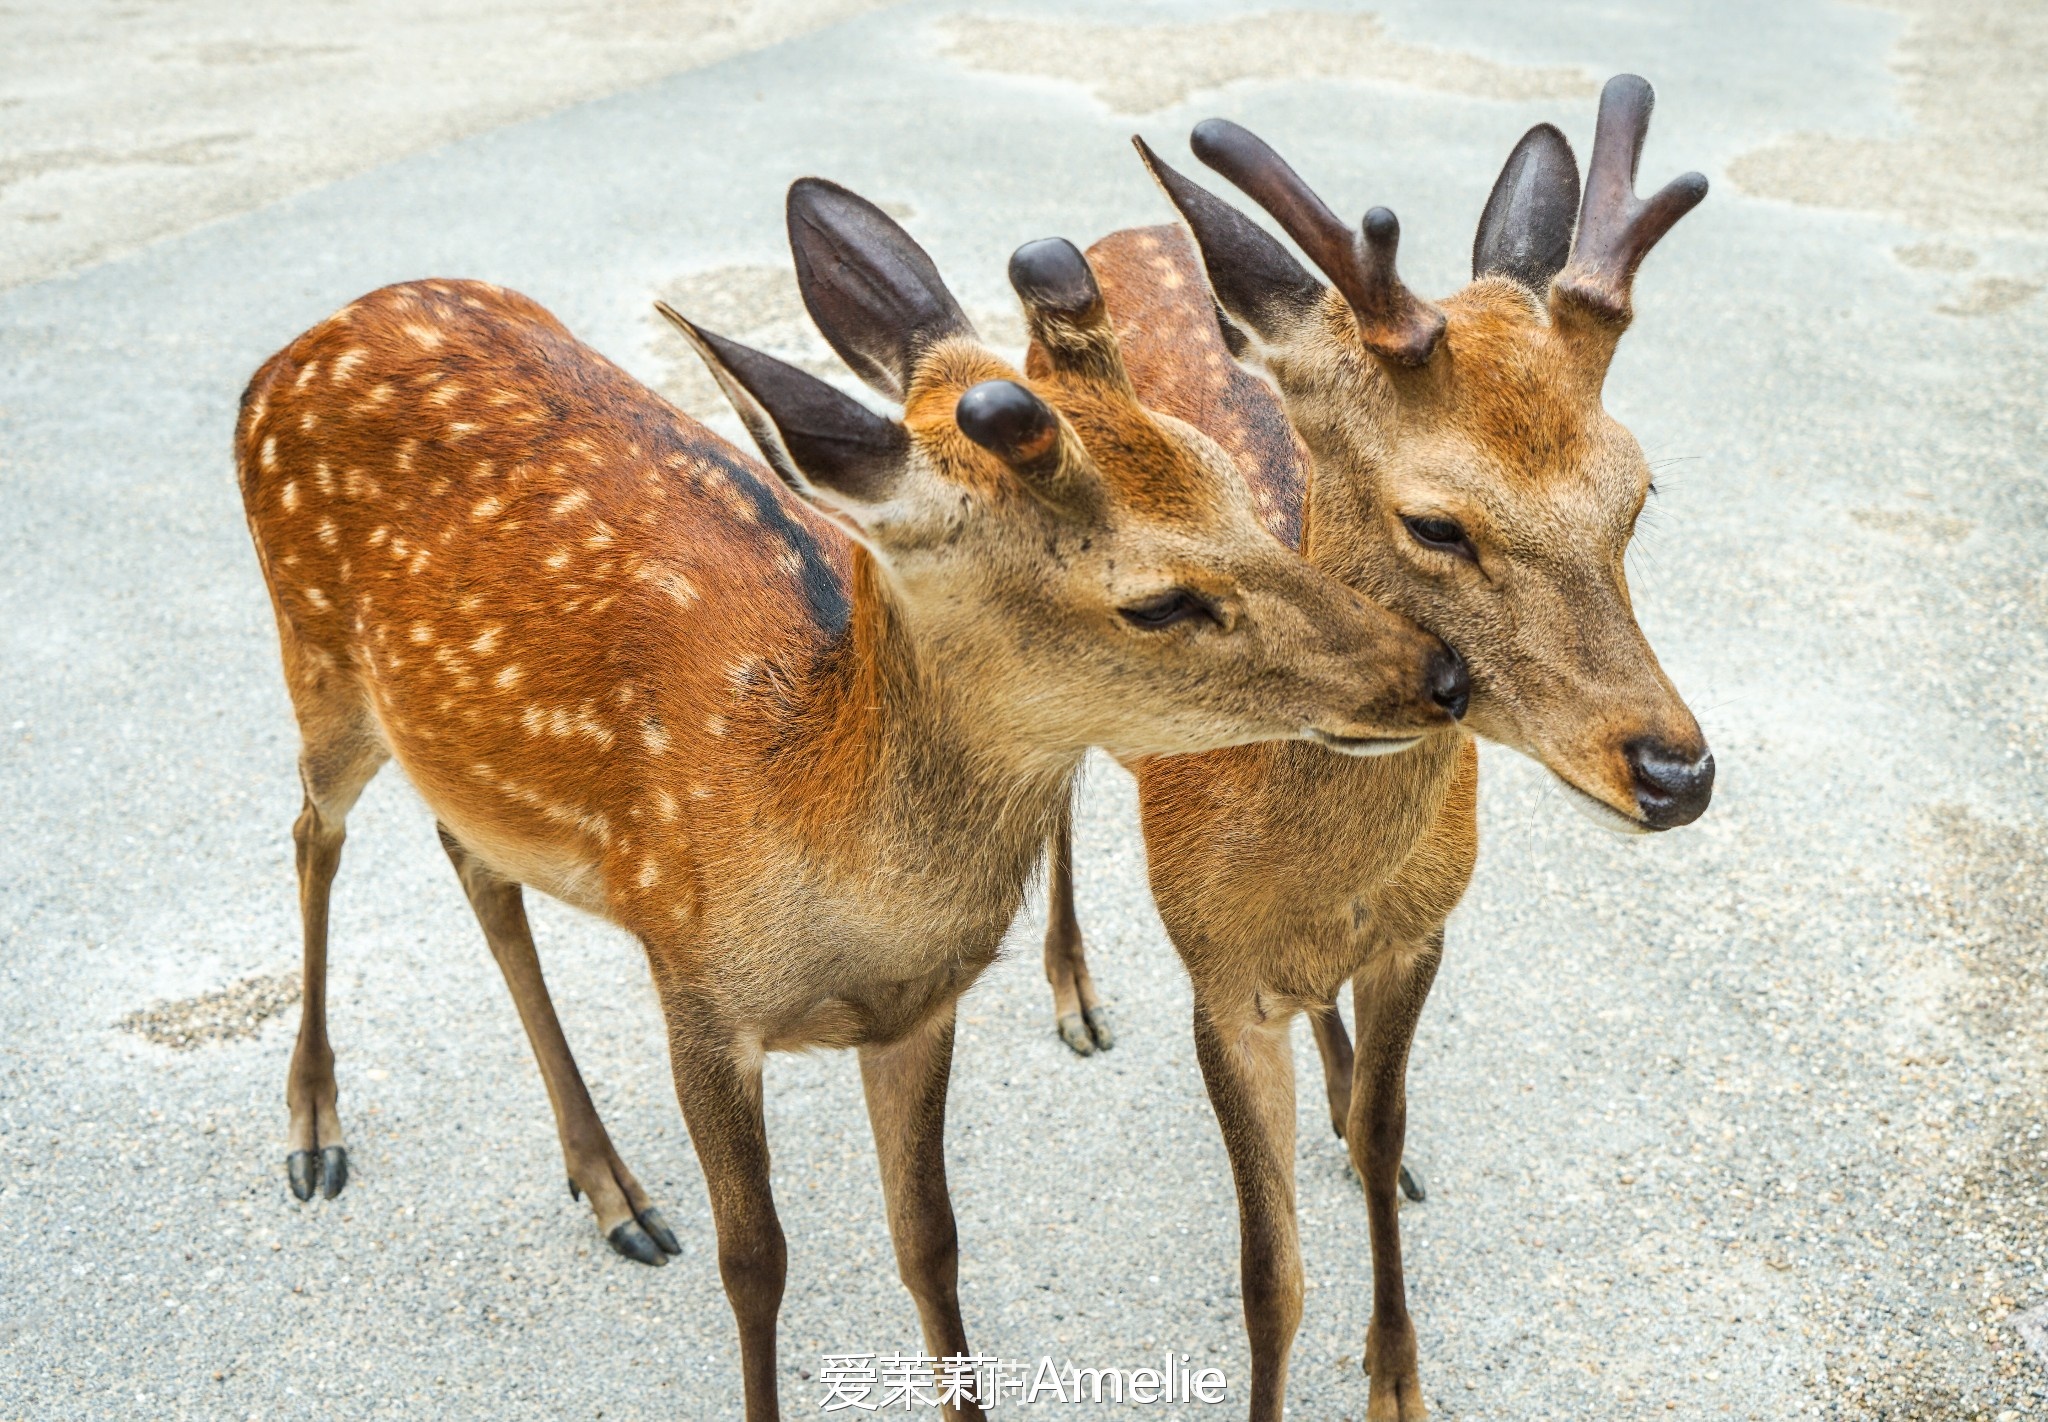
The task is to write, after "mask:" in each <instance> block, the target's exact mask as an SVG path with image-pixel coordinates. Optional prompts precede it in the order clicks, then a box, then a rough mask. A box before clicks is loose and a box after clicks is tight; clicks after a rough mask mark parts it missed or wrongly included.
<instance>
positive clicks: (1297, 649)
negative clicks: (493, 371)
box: [663, 178, 1464, 756]
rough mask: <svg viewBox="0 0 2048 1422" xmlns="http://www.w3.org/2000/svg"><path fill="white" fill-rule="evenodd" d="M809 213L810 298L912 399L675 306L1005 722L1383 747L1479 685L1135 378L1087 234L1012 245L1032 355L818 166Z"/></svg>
mask: <svg viewBox="0 0 2048 1422" xmlns="http://www.w3.org/2000/svg"><path fill="white" fill-rule="evenodd" d="M788 218H789V233H790V243H791V247H792V249H793V251H794V253H795V257H796V269H797V278H798V284H799V287H800V289H801V291H802V294H803V298H804V302H805V304H806V306H807V307H808V308H809V310H810V312H811V315H812V318H813V319H814V320H815V321H816V322H817V325H818V327H819V329H820V331H821V332H822V333H823V334H824V336H825V338H826V340H827V341H828V342H830V344H831V345H832V347H833V349H834V350H835V351H837V352H838V353H839V355H840V357H841V358H842V359H844V360H845V361H846V363H847V364H848V365H849V366H850V367H851V368H852V369H853V370H854V371H855V372H856V373H858V374H859V375H860V376H861V377H862V378H863V379H864V380H865V381H866V382H867V383H868V384H869V385H871V386H873V387H874V388H875V389H876V390H877V391H878V392H880V393H882V394H884V395H886V396H889V397H891V398H892V399H895V400H900V401H901V403H902V414H901V417H900V418H898V417H892V416H888V415H883V414H878V413H875V412H874V411H872V410H870V409H868V408H867V407H866V406H864V405H862V404H860V403H859V402H857V401H855V400H853V399H852V398H850V397H849V396H847V395H845V394H843V393H842V392H840V391H839V390H837V389H835V388H833V387H832V386H830V385H828V384H826V383H824V382H822V381H820V380H817V379H815V378H813V377H812V376H810V375H808V374H805V373H804V372H802V371H800V370H797V369H795V368H793V367H791V366H788V365H785V364H783V363H781V362H780V361H777V360H774V359H773V358H771V357H769V356H766V355H763V354H761V353H760V352H758V351H754V350H751V349H749V348H747V347H745V346H742V345H739V344H738V343H736V342H733V341H729V340H726V339H724V338H722V337H719V336H715V335H712V334H711V333H709V332H706V331H702V330H700V329H698V328H697V327H695V326H694V325H692V324H691V323H690V322H688V321H686V320H684V319H683V318H682V317H680V316H678V315H676V314H675V313H674V312H672V311H668V310H667V309H666V308H663V310H664V314H666V315H667V316H668V317H669V318H670V319H671V320H672V321H674V322H675V324H676V325H677V326H678V327H680V328H681V330H682V331H683V333H684V335H685V336H686V337H688V338H689V339H690V341H691V342H692V343H693V344H694V345H695V347H696V349H697V351H698V353H699V354H700V355H702V356H703V358H704V360H705V362H706V363H707V364H708V365H709V366H710V368H711V371H712V373H713V374H714V375H715V376H716V377H717V379H718V380H719V382H720V384H721V386H722V387H723V388H724V390H725V392H726V394H727V396H728V397H729V398H730V399H731V400H732V402H733V404H734V406H735V408H736V409H737V410H738V411H739V412H740V415H741V418H742V419H743V420H744V421H745V423H746V425H747V427H748V430H749V432H750V433H751V434H752V435H753V437H754V439H755V441H756V442H757V443H758V444H759V445H760V447H761V451H762V453H763V455H764V456H765V457H766V459H767V460H768V462H769V464H770V465H771V466H773V468H774V469H775V471H776V473H777V474H779V475H780V476H781V477H782V479H783V480H784V481H785V482H787V483H788V485H789V486H790V487H791V488H792V489H793V490H795V491H796V492H797V493H798V494H799V495H801V496H802V497H803V498H805V499H807V500H809V501H810V502H811V503H812V504H814V505H815V506H817V507H818V508H819V509H821V510H822V511H824V512H825V514H826V515H827V516H828V517H829V518H831V519H832V520H833V521H834V522H836V523H837V524H838V525H839V527H841V528H842V529H844V530H845V532H846V533H847V535H848V536H849V537H850V538H852V539H853V540H854V541H855V542H856V543H857V544H858V545H859V547H860V548H861V549H863V550H865V554H866V556H867V558H868V559H870V560H871V567H872V569H873V570H874V575H875V576H876V578H877V579H878V586H879V587H880V588H881V589H884V590H885V592H886V599H887V601H888V603H889V606H890V609H891V615H892V616H895V617H899V618H900V619H901V620H902V622H903V624H904V625H905V627H906V628H908V629H909V631H910V632H911V634H912V637H913V639H914V640H915V641H916V643H917V644H918V645H919V646H920V647H922V648H929V649H930V657H929V659H927V661H926V664H927V665H934V666H936V665H943V666H944V667H945V668H946V669H947V673H948V676H949V677H953V678H958V679H961V680H959V683H958V684H967V685H974V686H978V687H983V688H997V689H1000V691H1001V695H999V696H992V697H989V698H988V699H987V703H986V707H987V709H986V710H985V711H980V714H983V715H984V716H990V717H995V718H997V719H998V721H1004V720H1005V719H1006V721H1007V723H1005V724H996V725H992V726H990V727H988V730H989V731H990V733H991V734H992V735H995V736H998V737H1008V738H1011V739H1016V738H1020V737H1021V738H1022V739H1023V740H1025V741H1027V742H1029V743H1032V744H1045V743H1047V742H1048V741H1052V742H1057V743H1064V744H1068V745H1071V746H1073V747H1076V748H1078V747H1080V746H1084V745H1102V746H1105V747H1107V748H1109V749H1111V750H1112V751H1114V752H1116V753H1118V754H1120V755H1125V756H1132V755H1145V754H1161V753H1170V752H1175V751H1187V750H1194V749H1201V748H1207V747H1214V746H1222V745H1229V744H1237V743H1243V742H1248V741H1254V740H1269V739H1277V738H1284V737H1309V738H1313V739H1317V740H1321V741H1323V742H1325V743H1327V744H1330V745H1332V746H1335V747H1337V748H1338V749H1342V750H1349V751H1353V752H1355V753H1362V754H1363V753H1373V752H1378V751H1385V750H1393V749H1399V748H1401V747H1404V746H1406V745H1408V744H1411V743H1412V742H1413V740H1414V739H1415V738H1416V737H1417V736H1419V735H1421V734H1423V733H1424V732H1426V731H1429V730H1432V729H1435V728H1437V727H1440V726H1443V725H1446V724H1448V723H1449V722H1450V721H1451V720H1452V719H1453V717H1454V716H1455V715H1456V714H1457V713H1458V712H1459V711H1461V710H1462V709H1463V698H1464V673H1463V670H1462V668H1461V667H1460V666H1459V665H1458V663H1457V661H1456V659H1455V658H1454V657H1452V656H1451V655H1450V653H1449V652H1448V651H1447V650H1446V649H1445V648H1444V647H1443V645H1442V644H1441V643H1440V642H1439V641H1438V640H1437V639H1436V638H1435V637H1433V636H1430V635H1429V634H1427V633H1425V632H1422V631H1421V630H1420V629H1418V628H1417V627H1416V626H1415V625H1414V624H1413V623H1412V622H1410V621H1409V620H1408V619H1407V618H1405V617H1400V616H1397V615H1395V614H1393V613H1390V612H1388V611H1387V610H1386V609H1384V608H1382V607H1379V606H1377V605H1375V604H1373V603H1370V602H1368V601H1366V600H1365V599H1364V598H1362V597H1360V596H1359V595H1358V594H1356V593H1355V592H1353V591H1352V590H1351V589H1349V588H1347V587H1345V586H1344V585H1343V584H1341V583H1339V582H1338V581H1336V580H1335V579H1333V578H1331V577H1329V576H1328V575H1326V574H1324V573H1321V572H1319V571H1317V570H1316V569H1314V568H1312V567H1310V566H1309V565H1308V564H1307V563H1306V562H1305V561H1303V560H1302V559H1301V558H1299V557H1298V556H1297V555H1295V554H1293V553H1291V552H1290V551H1288V550H1287V549H1286V548H1284V547H1282V546H1281V545H1280V544H1279V543H1278V542H1276V541H1275V540H1274V539H1273V538H1272V537H1271V536H1270V535H1268V534H1267V533H1266V532H1265V531H1264V530H1263V528H1262V527H1261V526H1260V524H1259V522H1258V520H1257V518H1256V517H1255V516H1254V513H1253V510H1252V504H1251V495H1250V492H1249V489H1248V488H1247V486H1246V485H1245V482H1244V480H1243V478H1242V476H1241V475H1240V474H1239V473H1238V471H1237V470H1236V468H1235V467H1234V466H1233V465H1232V464H1231V463H1230V461H1229V460H1228V459H1227V458H1226V457H1225V456H1224V455H1223V453H1222V451H1221V450H1220V449H1218V448H1217V447H1216V446H1215V445H1214V444H1213V443H1212V442H1210V441H1209V440H1208V439H1207V438H1205V437H1204V436H1202V435H1200V434H1198V433H1197V432H1196V431H1194V430H1193V429H1191V428H1189V427H1187V426H1185V425H1183V424H1180V423H1179V422H1177V421H1173V420H1169V419H1164V418H1161V417H1157V416H1154V415H1152V414H1151V413H1150V412H1148V411H1147V410H1146V409H1145V408H1144V407H1143V406H1141V405H1140V404H1139V403H1138V401H1137V398H1136V396H1135V395H1134V394H1133V393H1132V390H1131V386H1130V381H1129V379H1128V377H1127V375H1126V374H1125V371H1124V367H1123V362H1122V357H1121V355H1120V353H1119V350H1118V347H1117V343H1116V339H1115V337H1114V335H1113V333H1112V331H1111V327H1110V323H1109V318H1108V315H1107V312H1106V311H1105V310H1104V307H1103V303H1102V298H1101V294H1100V292H1099V290H1098V289H1097V286H1096V282H1095V277H1094V273H1093V272H1092V271H1091V270H1090V268H1089V266H1088V263H1087V261H1086V259H1085V258H1084V257H1083V256H1082V255H1081V253H1080V252H1079V251H1078V250H1077V249H1076V248H1074V247H1073V246H1072V245H1071V244H1070V243H1067V242H1064V241H1059V240H1048V241H1043V242H1034V243H1031V244H1029V245H1028V246H1025V247H1023V248H1021V249H1019V251H1018V252H1017V254H1016V256H1015V257H1014V258H1013V259H1012V261H1011V263H1010V278H1011V282H1012V284H1013V286H1014V287H1015V288H1016V291H1017V294H1018V296H1019V298H1020V299H1021V300H1022V302H1023V304H1024V308H1025V311H1026V314H1027V316H1028V318H1029V321H1030V325H1031V329H1032V333H1033V335H1034V336H1035V337H1036V338H1037V340H1038V341H1039V342H1040V344H1041V345H1042V346H1043V348H1044V349H1045V350H1046V351H1047V352H1049V353H1050V355H1049V360H1048V362H1047V368H1046V369H1044V370H1041V371H1036V372H1034V374H1033V377H1032V378H1030V379H1026V378H1025V377H1024V376H1022V375H1020V374H1019V373H1018V372H1017V371H1016V370H1014V369H1012V368H1011V367H1009V366H1008V365H1006V364H1004V363H1003V362H1002V361H1001V360H1000V359H999V358H997V357H996V356H995V355H993V354H992V353H990V352H989V351H988V350H987V349H986V348H985V347H983V346H982V345H981V343H980V342H979V341H978V340H977V338H976V336H975V333H974V329H973V327H972V326H971V325H970V324H969V322H968V320H967V318H966V316H965V315H964V314H963V313H962V312H961V309H960V306H959V304H958V303H957V302H956V301H955V300H954V299H953V297H952V295H951V293H950V292H948V291H947V289H946V287H945V285H944V283H943V282H942V281H941V280H940V278H939V274H938V272H937V270H936V269H935V268H934V267H933V265H932V262H931V259H930V258H929V257H928V256H926V254H925V253H924V252H923V250H921V249H920V248H919V247H918V246H917V244H916V243H915V242H914V241H912V240H911V238H910V236H909V234H907V233H906V232H904V231H903V229H902V228H901V227H899V226H898V225H897V224H896V223H895V222H894V221H893V220H891V219H890V218H889V217H888V216H887V215H886V214H884V213H883V212H882V211H881V210H880V209H879V208H877V207H875V206H874V205H873V204H871V203H869V202H867V201H866V200H864V199H862V198H860V197H858V196H856V195H855V194H853V193H850V192H848V191H846V190H845V189H844V188H841V187H838V186H836V185H835V184H832V183H828V182H824V181H822V180H819V179H813V178H806V179H803V180H801V181H799V182H798V183H797V184H795V185H794V186H793V187H792V188H791V190H790V194H789V204H788ZM980 706H981V703H977V709H978V710H980Z"/></svg>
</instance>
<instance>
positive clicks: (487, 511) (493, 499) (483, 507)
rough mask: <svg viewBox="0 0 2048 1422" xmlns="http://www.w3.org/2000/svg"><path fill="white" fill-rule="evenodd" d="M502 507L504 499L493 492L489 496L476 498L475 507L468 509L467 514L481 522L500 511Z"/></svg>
mask: <svg viewBox="0 0 2048 1422" xmlns="http://www.w3.org/2000/svg"><path fill="white" fill-rule="evenodd" d="M504 507H505V504H504V501H503V500H501V499H500V498H498V496H497V495H495V494H493V495H491V496H490V497H489V498H483V499H478V500H477V501H476V507H475V508H473V509H471V510H470V511H469V516H470V517H471V518H473V519H475V520H476V521H477V522H478V523H482V522H483V521H484V520H485V519H487V518H490V517H492V516H493V515H494V514H497V513H499V512H500V511H502V510H503V509H504Z"/></svg>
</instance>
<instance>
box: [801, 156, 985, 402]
mask: <svg viewBox="0 0 2048 1422" xmlns="http://www.w3.org/2000/svg"><path fill="white" fill-rule="evenodd" d="M786 210H787V219H788V225H789V247H790V255H791V256H792V257H793V258H795V261H796V276H797V289H798V291H800V292H801V293H802V295H803V299H804V306H805V307H806V308H807V309H808V310H809V311H810V313H811V319H812V320H814V321H816V322H817V323H818V329H819V331H820V332H821V333H822V334H823V335H824V337H825V339H826V341H827V342H829V343H830V344H831V347H832V349H833V350H834V351H836V352H838V354H839V358H840V359H841V360H843V361H845V362H846V363H847V364H848V365H849V366H851V367H852V368H853V370H854V373H855V374H857V375H859V376H860V378H861V379H863V380H865V381H866V382H867V383H868V384H869V385H872V386H873V387H874V388H875V389H877V390H880V391H881V392H883V393H884V394H886V395H892V396H896V397H898V398H900V397H901V396H902V395H903V393H904V391H905V390H906V389H907V388H908V386H909V383H910V375H911V371H912V369H913V368H914V367H915V366H916V363H917V359H918V357H919V356H920V355H922V354H923V353H924V352H925V351H926V350H928V349H929V348H930V347H931V346H933V345H935V344H937V343H938V342H939V341H941V340H944V339H945V338H947V337H948V336H955V335H969V336H971V335H972V334H973V333H974V327H973V326H972V324H970V323H969V321H968V320H967V316H966V314H965V313H964V312H962V311H961V309H960V304H959V303H958V302H957V301H955V300H954V299H953V294H952V293H951V292H950V291H948V290H947V289H946V284H945V281H944V280H943V279H942V278H941V277H940V276H939V272H938V268H937V267H935V266H934V265H933V264H932V259H931V258H930V257H929V256H927V255H926V254H925V250H924V249H923V248H922V247H920V246H918V245H917V242H916V241H915V240H914V239H913V238H912V237H911V235H910V234H909V233H908V232H905V231H904V230H903V228H902V226H901V225H900V224H899V223H898V222H897V221H896V219H894V218H893V217H891V216H889V214H888V213H886V212H884V211H882V209H881V208H879V207H877V206H875V204H873V203H872V202H869V201H868V200H867V199H866V198H864V197H862V196H860V194H858V193H855V192H851V191H849V190H848V189H846V188H843V187H841V186H840V185H839V184H837V183H834V182H829V181H827V180H826V179H824V178H799V179H797V180H796V181H795V182H794V183H792V184H790V187H789V198H788V202H787V204H786Z"/></svg>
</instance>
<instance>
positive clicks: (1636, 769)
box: [1624, 740, 1714, 830]
mask: <svg viewBox="0 0 2048 1422" xmlns="http://www.w3.org/2000/svg"><path fill="white" fill-rule="evenodd" d="M1624 749H1625V753H1626V754H1627V756H1628V766H1629V773H1630V776H1631V777H1632V778H1633V780H1634V782H1635V792H1636V808H1637V809H1638V810H1639V811H1640V812H1641V813H1642V817H1643V823H1644V824H1645V825H1647V826H1648V827H1649V828H1651V829H1655V830H1667V829H1676V828H1677V827H1678V826H1680V825H1689V824H1691V823H1692V822H1693V821H1694V820H1696V819H1698V818H1699V817H1700V816H1701V815H1703V814H1705V813H1706V809H1707V802H1708V801H1710V800H1712V799H1713V798H1714V753H1713V752H1712V751H1710V750H1707V749H1706V748H1705V747H1701V748H1700V750H1699V752H1698V753H1697V754H1694V753H1692V752H1691V751H1690V750H1680V749H1678V748H1677V747H1674V746H1671V745H1667V744H1666V743H1664V742H1662V741H1658V740H1638V741H1631V742H1629V744H1628V745H1627V746H1626V747H1625V748H1624Z"/></svg>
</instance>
